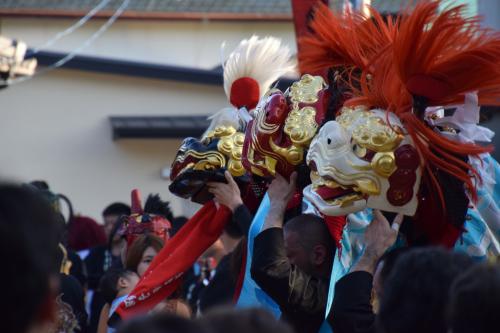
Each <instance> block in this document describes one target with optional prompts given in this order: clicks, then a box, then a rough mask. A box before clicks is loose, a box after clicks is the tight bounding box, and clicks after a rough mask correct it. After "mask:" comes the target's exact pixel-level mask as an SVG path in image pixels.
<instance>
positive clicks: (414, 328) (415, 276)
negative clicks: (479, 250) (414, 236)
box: [377, 248, 473, 333]
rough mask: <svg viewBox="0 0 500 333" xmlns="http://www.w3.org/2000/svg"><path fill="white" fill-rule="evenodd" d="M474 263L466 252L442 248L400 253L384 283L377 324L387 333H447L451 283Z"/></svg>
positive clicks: (380, 329)
mask: <svg viewBox="0 0 500 333" xmlns="http://www.w3.org/2000/svg"><path fill="white" fill-rule="evenodd" d="M472 265H473V261H472V259H470V258H469V257H468V256H466V255H465V254H459V253H453V252H449V251H447V250H445V249H441V248H421V249H413V250H410V251H409V252H408V253H405V254H403V255H401V256H400V257H399V258H398V259H397V261H396V264H395V265H394V268H393V269H392V272H391V273H389V276H388V277H387V279H386V280H385V282H384V285H383V297H382V299H381V302H380V310H379V313H378V316H377V326H378V327H379V331H380V332H384V333H421V332H427V333H446V332H447V328H446V320H445V312H446V311H445V309H446V305H447V303H448V294H449V289H450V286H451V284H452V282H453V280H454V279H455V277H457V276H458V275H459V274H460V273H461V272H463V271H464V270H466V269H467V268H469V267H470V266H472Z"/></svg>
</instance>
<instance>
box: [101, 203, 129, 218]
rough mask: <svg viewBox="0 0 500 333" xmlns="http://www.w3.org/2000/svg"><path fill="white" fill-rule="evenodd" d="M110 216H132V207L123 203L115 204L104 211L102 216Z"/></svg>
mask: <svg viewBox="0 0 500 333" xmlns="http://www.w3.org/2000/svg"><path fill="white" fill-rule="evenodd" d="M108 215H117V216H122V215H130V206H129V205H127V204H124V203H122V202H113V203H112V204H110V205H108V206H107V207H106V208H104V210H103V211H102V216H108Z"/></svg>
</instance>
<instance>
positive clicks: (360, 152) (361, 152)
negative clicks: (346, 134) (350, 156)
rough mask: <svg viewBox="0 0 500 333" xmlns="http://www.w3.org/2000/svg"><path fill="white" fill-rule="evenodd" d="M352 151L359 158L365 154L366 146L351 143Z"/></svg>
mask: <svg viewBox="0 0 500 333" xmlns="http://www.w3.org/2000/svg"><path fill="white" fill-rule="evenodd" d="M352 151H353V152H354V154H355V155H356V156H357V157H359V158H363V157H365V156H366V148H364V147H361V146H360V145H358V144H353V145H352Z"/></svg>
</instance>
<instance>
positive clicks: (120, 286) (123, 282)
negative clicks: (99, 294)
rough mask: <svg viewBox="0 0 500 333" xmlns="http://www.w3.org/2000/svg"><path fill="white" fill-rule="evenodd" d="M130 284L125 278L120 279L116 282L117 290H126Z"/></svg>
mask: <svg viewBox="0 0 500 333" xmlns="http://www.w3.org/2000/svg"><path fill="white" fill-rule="evenodd" d="M129 284H130V282H129V281H128V279H127V278H124V277H120V278H119V279H118V282H117V287H118V289H123V288H127V287H128V286H129Z"/></svg>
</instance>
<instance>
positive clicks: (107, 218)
mask: <svg viewBox="0 0 500 333" xmlns="http://www.w3.org/2000/svg"><path fill="white" fill-rule="evenodd" d="M119 217H120V216H118V215H104V216H103V217H102V218H103V221H104V232H105V233H106V237H109V234H111V230H113V226H114V225H115V223H116V221H118V218H119Z"/></svg>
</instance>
